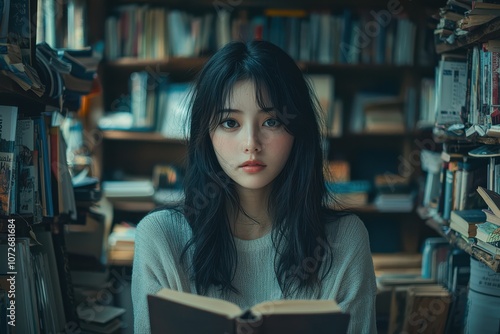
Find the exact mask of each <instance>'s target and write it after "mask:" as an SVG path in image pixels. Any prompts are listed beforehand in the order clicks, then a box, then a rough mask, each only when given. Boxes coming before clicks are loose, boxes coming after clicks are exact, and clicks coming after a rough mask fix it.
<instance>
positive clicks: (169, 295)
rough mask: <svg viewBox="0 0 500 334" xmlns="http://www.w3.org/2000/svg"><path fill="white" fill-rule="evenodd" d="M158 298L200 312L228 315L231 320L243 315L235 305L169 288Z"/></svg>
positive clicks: (160, 293)
mask: <svg viewBox="0 0 500 334" xmlns="http://www.w3.org/2000/svg"><path fill="white" fill-rule="evenodd" d="M156 296H158V297H161V298H164V299H167V300H170V301H173V302H176V303H178V304H182V305H186V306H191V307H194V308H197V309H200V310H204V311H208V312H212V313H216V314H221V315H226V316H227V317H229V318H234V317H236V316H239V315H240V314H241V313H242V310H241V309H240V308H239V307H238V305H236V304H234V303H231V302H228V301H225V300H222V299H216V298H210V297H205V296H199V295H195V294H192V293H186V292H180V291H175V290H171V289H167V288H164V289H162V290H160V291H158V293H157V294H156Z"/></svg>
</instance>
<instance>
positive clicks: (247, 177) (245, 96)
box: [210, 81, 294, 190]
mask: <svg viewBox="0 0 500 334" xmlns="http://www.w3.org/2000/svg"><path fill="white" fill-rule="evenodd" d="M255 95H256V94H255V86H254V83H253V82H252V81H240V82H237V83H236V84H235V85H234V87H233V91H232V94H231V96H230V98H228V100H227V101H226V103H225V108H224V110H222V111H221V112H222V118H221V119H222V120H221V122H220V123H219V124H218V125H217V127H216V128H215V130H213V131H212V132H211V133H210V137H211V139H212V144H213V147H214V151H215V154H216V156H217V160H218V161H219V164H220V165H221V167H222V169H223V170H224V172H225V173H226V174H227V175H228V176H229V177H230V178H231V179H232V180H233V181H234V182H235V183H236V186H237V188H238V189H239V190H243V189H249V190H259V189H265V188H266V187H268V186H269V185H270V184H271V183H272V181H273V180H274V179H275V178H276V176H277V175H278V174H279V173H280V172H281V171H282V170H283V167H284V166H285V164H286V162H287V160H288V156H289V155H290V151H291V149H292V145H293V139H294V138H293V136H292V135H291V134H289V133H288V132H287V131H286V130H285V127H284V126H283V125H282V124H281V122H280V121H279V120H278V118H277V117H276V112H275V111H274V108H273V107H274V106H272V105H271V103H270V101H269V99H268V98H267V96H266V95H265V94H264V98H265V100H264V101H265V102H266V108H265V110H262V108H260V107H259V105H258V103H257V100H256V99H255ZM267 107H269V108H267Z"/></svg>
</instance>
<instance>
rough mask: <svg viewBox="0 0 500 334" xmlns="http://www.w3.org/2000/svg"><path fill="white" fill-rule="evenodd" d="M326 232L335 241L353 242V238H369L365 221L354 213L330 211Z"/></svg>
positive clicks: (327, 217)
mask: <svg viewBox="0 0 500 334" xmlns="http://www.w3.org/2000/svg"><path fill="white" fill-rule="evenodd" d="M325 232H326V234H327V235H328V236H330V237H333V238H335V239H344V238H345V239H346V240H352V238H367V236H368V231H367V230H366V227H365V224H364V223H363V221H362V220H361V219H360V218H359V217H358V216H357V215H355V214H354V213H349V212H335V211H329V212H328V213H327V216H326V222H325Z"/></svg>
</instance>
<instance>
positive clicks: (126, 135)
mask: <svg viewBox="0 0 500 334" xmlns="http://www.w3.org/2000/svg"><path fill="white" fill-rule="evenodd" d="M102 137H103V138H104V139H108V140H134V141H150V142H162V143H170V144H178V145H185V142H184V141H183V140H181V139H172V138H166V137H165V136H163V135H162V134H161V133H159V132H140V131H118V130H106V131H102Z"/></svg>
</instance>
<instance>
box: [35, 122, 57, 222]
mask: <svg viewBox="0 0 500 334" xmlns="http://www.w3.org/2000/svg"><path fill="white" fill-rule="evenodd" d="M45 117H46V116H45V115H44V114H42V116H41V117H38V118H37V119H36V121H37V124H38V135H39V138H38V145H39V149H38V152H39V154H38V156H39V159H40V164H39V168H40V173H39V174H38V175H39V178H40V184H41V186H42V189H41V191H42V192H43V197H45V210H44V212H43V215H44V216H46V217H54V203H53V201H52V183H51V173H50V153H49V134H48V133H47V125H46V123H45ZM43 197H42V205H43V204H44V203H43Z"/></svg>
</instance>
